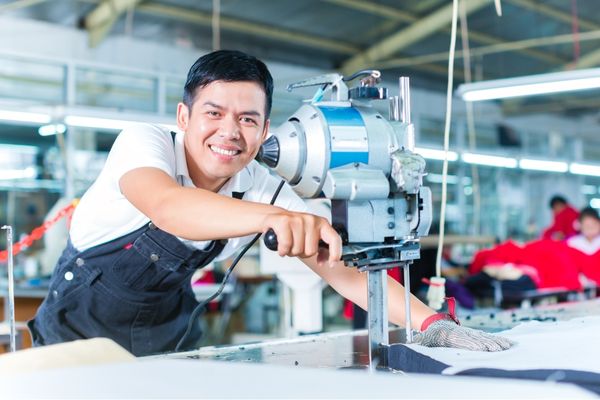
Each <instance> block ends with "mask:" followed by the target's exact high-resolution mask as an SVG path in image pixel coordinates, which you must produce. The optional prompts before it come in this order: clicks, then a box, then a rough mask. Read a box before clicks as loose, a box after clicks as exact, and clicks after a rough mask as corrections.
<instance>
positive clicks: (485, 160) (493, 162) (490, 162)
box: [461, 153, 517, 168]
mask: <svg viewBox="0 0 600 400" xmlns="http://www.w3.org/2000/svg"><path fill="white" fill-rule="evenodd" d="M461 157H462V160H463V161H464V162H466V163H468V164H478V165H487V166H490V167H503V168H516V167H517V159H516V158H510V157H500V156H490V155H487V154H475V153H463V154H462V156H461Z"/></svg>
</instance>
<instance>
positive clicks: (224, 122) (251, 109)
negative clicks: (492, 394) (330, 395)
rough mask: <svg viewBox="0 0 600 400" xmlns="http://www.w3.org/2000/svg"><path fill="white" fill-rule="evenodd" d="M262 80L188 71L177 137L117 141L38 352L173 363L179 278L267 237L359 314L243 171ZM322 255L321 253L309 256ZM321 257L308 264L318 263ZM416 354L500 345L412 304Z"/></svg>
mask: <svg viewBox="0 0 600 400" xmlns="http://www.w3.org/2000/svg"><path fill="white" fill-rule="evenodd" d="M272 94H273V80H272V77H271V74H270V73H269V71H268V69H267V67H266V66H265V64H264V63H262V62H261V61H259V60H257V59H256V58H254V57H252V56H248V55H246V54H244V53H241V52H238V51H217V52H214V53H210V54H207V55H205V56H203V57H201V58H199V59H198V60H197V61H196V62H195V63H194V65H193V66H192V67H191V69H190V71H189V73H188V77H187V82H186V84H185V89H184V96H183V102H182V103H180V104H179V105H178V108H177V125H178V127H179V129H180V130H181V131H182V132H181V133H177V134H175V133H172V132H170V131H169V130H168V129H165V128H163V127H160V126H154V125H148V124H140V125H135V126H132V127H129V128H127V129H125V130H123V131H122V132H121V133H120V134H119V136H118V137H117V139H116V141H115V143H114V145H113V147H112V149H111V151H110V154H109V156H108V159H107V161H106V165H105V167H104V169H103V170H102V172H101V173H100V175H99V177H98V179H97V180H96V182H94V184H93V185H92V186H91V187H90V188H89V190H88V191H87V192H86V193H85V194H84V196H83V197H82V199H81V201H80V203H79V205H78V207H77V209H76V211H75V213H74V215H73V220H72V223H71V229H70V240H69V242H68V244H67V248H66V249H65V250H64V252H63V254H62V256H61V258H60V259H59V261H58V265H57V266H56V269H55V271H54V274H53V276H52V280H51V284H50V291H49V295H48V297H47V298H46V299H45V301H44V303H43V304H42V305H41V307H40V309H39V310H38V313H37V315H36V317H35V318H34V319H33V320H32V321H30V322H29V327H30V330H31V332H32V336H33V339H34V343H35V344H36V345H44V344H51V343H58V342H64V341H69V340H75V339H82V338H91V337H108V338H111V339H113V340H115V341H116V342H118V343H119V344H121V345H122V346H123V347H125V348H127V349H128V350H130V351H131V352H132V353H134V354H136V355H146V354H152V353H158V352H161V351H169V350H173V349H174V348H175V346H176V344H177V343H178V341H179V340H180V338H181V337H182V335H183V333H184V331H185V329H186V326H187V322H188V319H189V317H190V314H191V312H192V310H193V308H194V306H195V305H196V304H197V303H196V301H195V299H194V295H193V293H192V290H191V287H190V277H191V275H192V274H193V272H194V271H195V270H196V269H197V268H201V267H203V266H205V265H207V264H208V263H210V262H211V261H213V260H223V259H225V258H227V257H230V256H231V255H233V254H234V253H235V252H236V251H237V250H238V249H240V248H241V247H242V246H244V245H245V244H247V243H248V242H250V240H251V238H252V236H253V235H254V234H256V233H261V232H265V231H267V230H268V229H269V228H271V229H273V230H274V231H275V233H276V234H277V237H278V243H279V247H278V249H277V250H278V253H279V254H280V255H281V256H295V257H300V258H301V259H302V260H303V261H304V263H306V265H307V266H308V267H310V268H312V269H313V270H314V271H315V272H316V273H318V274H319V275H320V276H321V277H323V279H325V280H326V281H327V282H328V283H329V284H330V285H331V286H332V287H333V288H334V289H336V290H337V291H338V292H339V293H341V294H342V295H343V296H345V297H347V298H349V299H350V300H352V301H354V302H355V303H357V304H359V305H361V306H362V307H363V308H366V305H367V290H366V276H365V275H364V274H360V273H358V272H357V271H356V270H355V269H350V268H346V267H344V265H343V263H342V262H340V261H338V260H340V257H341V247H342V243H341V239H340V237H339V236H338V234H337V233H336V231H335V230H334V229H333V228H332V227H331V225H330V224H329V222H328V221H327V220H326V219H324V218H321V217H318V216H315V215H312V214H309V213H307V212H306V211H307V209H306V206H305V204H304V203H303V201H302V200H301V199H300V198H299V197H298V196H297V195H296V194H295V193H294V192H293V190H292V189H291V188H290V186H288V185H285V186H284V187H283V189H282V191H281V193H280V194H279V196H278V197H277V200H276V202H275V204H274V205H269V202H270V200H271V198H272V197H273V194H274V193H275V191H276V189H277V186H278V184H279V181H280V180H279V179H277V178H275V177H273V176H271V175H270V174H269V172H268V170H267V169H266V168H265V167H263V166H261V165H259V164H258V163H257V162H256V161H254V157H255V156H256V154H257V152H258V150H259V148H260V145H261V144H262V142H263V140H264V139H265V137H266V135H267V132H268V129H269V114H270V111H271V102H272ZM319 240H323V241H325V242H326V243H328V244H329V252H328V253H323V252H326V250H320V249H319V246H318V243H319ZM319 252H321V253H319ZM389 301H390V305H389V309H390V320H391V321H392V322H394V323H396V324H399V325H403V324H404V289H403V287H402V286H401V285H399V284H398V283H396V282H395V281H393V280H390V281H389ZM411 304H412V310H413V313H414V314H413V318H412V323H413V324H414V328H415V329H417V330H418V329H421V330H425V329H427V330H426V332H424V334H423V335H421V336H420V339H419V340H421V342H422V343H423V344H425V345H429V346H459V347H465V348H470V349H474V350H487V351H495V350H502V349H506V348H508V347H510V345H511V343H510V342H509V341H508V340H506V339H503V338H501V337H497V336H492V335H487V334H484V333H482V332H478V331H472V330H469V329H467V328H462V327H460V326H458V325H456V323H455V322H454V320H453V319H455V318H451V317H450V316H448V315H444V314H436V313H435V312H434V311H433V310H431V309H430V308H428V307H427V306H425V305H424V304H423V303H421V302H420V301H418V300H417V299H416V298H413V300H412V303H411Z"/></svg>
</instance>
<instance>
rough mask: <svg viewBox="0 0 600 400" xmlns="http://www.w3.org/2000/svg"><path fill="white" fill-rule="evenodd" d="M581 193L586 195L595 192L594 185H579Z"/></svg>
mask: <svg viewBox="0 0 600 400" xmlns="http://www.w3.org/2000/svg"><path fill="white" fill-rule="evenodd" d="M581 193H583V194H588V195H593V194H596V186H594V185H583V186H582V187H581Z"/></svg>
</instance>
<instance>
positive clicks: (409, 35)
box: [341, 0, 490, 74]
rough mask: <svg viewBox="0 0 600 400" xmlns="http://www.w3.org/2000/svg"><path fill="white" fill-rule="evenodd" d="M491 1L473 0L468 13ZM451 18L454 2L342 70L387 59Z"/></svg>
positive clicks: (428, 34) (348, 71)
mask: <svg viewBox="0 0 600 400" xmlns="http://www.w3.org/2000/svg"><path fill="white" fill-rule="evenodd" d="M489 3H490V1H489V0H471V1H469V2H468V3H467V5H466V9H467V14H470V13H472V12H474V11H476V10H479V9H480V8H482V7H483V6H485V5H486V4H489ZM451 19H452V4H449V5H447V6H444V7H442V8H440V9H438V10H437V11H434V12H433V13H431V14H429V15H428V16H426V17H424V18H421V19H420V20H419V21H417V22H415V23H413V24H412V25H411V26H409V27H407V28H404V29H403V30H401V31H400V32H397V33H395V34H393V35H391V36H389V37H387V38H386V39H383V40H382V41H381V42H380V43H378V44H376V45H374V46H371V47H370V48H368V49H367V50H365V51H363V52H362V53H360V54H357V55H356V56H354V57H352V58H351V59H349V60H348V61H346V62H345V63H344V64H343V65H342V67H341V70H342V72H343V73H345V74H348V73H352V72H354V71H358V70H361V69H363V68H365V67H372V66H373V64H374V63H376V62H377V61H379V60H383V59H386V58H387V57H389V56H391V55H393V54H394V53H396V52H397V51H398V50H402V49H403V48H406V47H408V46H410V45H411V44H414V43H416V42H418V41H419V40H421V39H424V38H426V37H428V36H430V35H432V34H434V33H435V32H437V31H439V30H440V29H441V28H443V27H445V26H446V25H448V24H449V23H450V21H451Z"/></svg>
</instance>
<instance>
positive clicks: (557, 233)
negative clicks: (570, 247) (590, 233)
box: [542, 196, 579, 240]
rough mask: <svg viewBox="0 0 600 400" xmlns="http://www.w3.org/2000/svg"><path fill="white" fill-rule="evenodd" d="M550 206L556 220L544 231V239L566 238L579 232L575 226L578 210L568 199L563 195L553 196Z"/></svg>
mask: <svg viewBox="0 0 600 400" xmlns="http://www.w3.org/2000/svg"><path fill="white" fill-rule="evenodd" d="M550 208H551V209H552V215H553V216H554V221H553V222H552V225H551V226H549V227H548V228H546V229H545V230H544V232H543V233H542V238H543V239H551V240H565V239H568V238H569V237H571V236H573V235H576V234H577V229H576V228H575V225H576V221H577V216H578V214H579V213H578V212H577V210H576V209H574V208H573V207H572V206H571V205H569V203H567V199H565V198H564V197H562V196H553V197H552V198H551V199H550Z"/></svg>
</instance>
